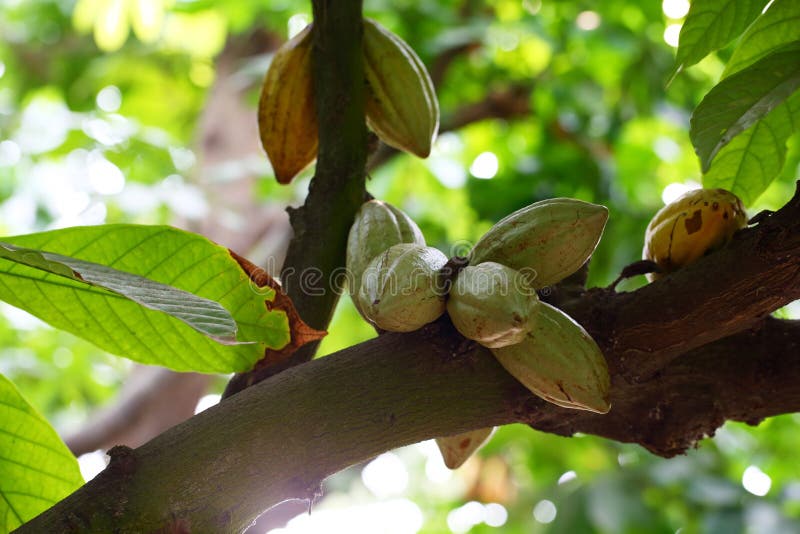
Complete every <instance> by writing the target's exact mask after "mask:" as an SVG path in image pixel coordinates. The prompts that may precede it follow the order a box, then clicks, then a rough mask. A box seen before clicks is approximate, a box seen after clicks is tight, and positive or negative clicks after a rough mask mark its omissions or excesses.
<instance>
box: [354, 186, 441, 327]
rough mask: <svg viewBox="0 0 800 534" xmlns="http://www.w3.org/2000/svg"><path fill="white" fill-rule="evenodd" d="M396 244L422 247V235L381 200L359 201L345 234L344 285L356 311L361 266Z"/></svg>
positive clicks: (405, 216) (414, 225)
mask: <svg viewBox="0 0 800 534" xmlns="http://www.w3.org/2000/svg"><path fill="white" fill-rule="evenodd" d="M400 243H411V244H415V245H422V246H425V237H423V235H422V232H421V231H420V229H419V227H418V226H417V224H416V223H415V222H414V221H413V220H411V217H409V216H408V215H406V214H405V213H404V212H403V211H402V210H400V209H398V208H396V207H394V206H392V205H391V204H389V203H388V202H383V201H381V200H370V201H368V202H365V203H364V204H362V205H361V208H359V210H358V213H356V218H355V221H354V222H353V226H351V227H350V234H349V235H348V236H347V272H348V278H349V282H348V288H349V290H350V297H351V298H352V299H353V302H354V303H356V307H357V308H359V311H361V309H360V307H359V305H358V299H357V295H358V289H359V288H360V287H361V276H362V275H363V274H364V269H366V268H367V265H368V264H369V262H370V261H372V259H373V258H374V257H375V256H377V255H379V254H380V253H382V252H384V251H385V250H386V249H388V248H389V247H391V246H393V245H399V244H400ZM362 315H363V312H362Z"/></svg>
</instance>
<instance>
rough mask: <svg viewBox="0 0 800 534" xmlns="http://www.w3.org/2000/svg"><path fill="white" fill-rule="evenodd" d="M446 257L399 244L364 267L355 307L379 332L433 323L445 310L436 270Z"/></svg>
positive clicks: (433, 250) (436, 252) (403, 330)
mask: <svg viewBox="0 0 800 534" xmlns="http://www.w3.org/2000/svg"><path fill="white" fill-rule="evenodd" d="M446 263H447V257H446V256H445V255H444V254H442V253H441V252H439V251H438V250H436V249H435V248H433V247H423V246H420V245H413V244H408V243H404V244H400V245H394V246H393V247H390V248H389V249H388V250H386V251H384V252H383V253H381V254H379V255H378V256H376V257H375V258H373V259H372V261H371V262H370V263H369V265H367V268H366V269H365V270H364V274H363V276H362V279H361V286H360V287H359V290H358V307H359V309H360V310H361V312H362V313H363V314H364V317H366V318H367V320H369V321H370V322H372V323H373V324H374V325H375V326H377V327H378V328H381V329H383V330H389V331H392V332H411V331H412V330H417V329H418V328H422V327H423V326H424V325H426V324H428V323H430V322H433V321H435V320H436V319H438V318H439V316H440V315H442V314H443V313H444V310H445V300H444V290H443V288H442V287H441V282H440V276H439V270H440V269H441V268H442V267H444V265H445V264H446Z"/></svg>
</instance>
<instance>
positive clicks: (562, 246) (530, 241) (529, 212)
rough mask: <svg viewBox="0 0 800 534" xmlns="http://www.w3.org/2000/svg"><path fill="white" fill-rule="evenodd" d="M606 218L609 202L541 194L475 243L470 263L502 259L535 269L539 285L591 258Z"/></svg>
mask: <svg viewBox="0 0 800 534" xmlns="http://www.w3.org/2000/svg"><path fill="white" fill-rule="evenodd" d="M607 220H608V208H606V207H605V206H600V205H597V204H591V203H589V202H583V201H581V200H575V199H572V198H553V199H549V200H542V201H541V202H536V203H534V204H531V205H530V206H527V207H525V208H522V209H520V210H517V211H515V212H514V213H512V214H511V215H509V216H508V217H505V218H504V219H502V220H500V222H498V223H497V224H495V225H494V226H492V227H491V228H490V229H489V231H488V232H486V233H485V234H484V235H483V237H481V238H480V239H479V240H478V242H477V243H476V244H475V247H474V248H473V249H472V254H471V257H470V264H471V265H478V264H481V263H483V262H486V261H494V262H497V263H501V264H503V265H506V266H508V267H511V268H512V269H516V270H518V271H523V273H525V274H526V276H528V275H530V276H528V279H529V280H530V281H531V284H532V285H533V286H534V287H535V288H536V289H539V288H542V287H546V286H549V285H552V284H555V283H556V282H558V281H560V280H562V279H564V278H566V277H567V276H569V275H571V274H572V273H574V272H575V271H577V270H578V269H579V268H580V267H581V265H583V264H584V263H585V262H586V260H588V259H589V257H590V256H591V255H592V253H593V252H594V249H595V248H596V247H597V243H598V242H599V241H600V237H601V236H602V235H603V229H604V228H605V225H606V221H607ZM530 269H533V270H534V271H536V272H535V273H530V272H529V270H530Z"/></svg>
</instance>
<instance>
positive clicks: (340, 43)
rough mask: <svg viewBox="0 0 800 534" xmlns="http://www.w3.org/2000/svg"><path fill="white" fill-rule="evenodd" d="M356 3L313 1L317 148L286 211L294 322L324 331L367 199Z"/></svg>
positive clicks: (302, 354)
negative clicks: (301, 198) (303, 187)
mask: <svg viewBox="0 0 800 534" xmlns="http://www.w3.org/2000/svg"><path fill="white" fill-rule="evenodd" d="M361 6H362V2H361V0H349V1H346V2H342V1H339V2H335V1H334V0H314V1H313V11H314V33H313V35H314V48H313V55H312V58H313V76H314V93H315V102H316V108H317V118H318V123H319V150H318V154H317V166H316V171H315V174H314V178H313V179H312V180H311V185H310V187H309V191H308V196H307V197H306V201H305V204H304V205H303V206H302V207H300V208H298V209H291V208H290V209H289V210H288V211H289V216H290V219H291V224H292V230H293V231H294V236H293V238H292V240H291V242H290V243H289V250H288V251H287V255H286V260H285V262H284V264H283V268H282V270H281V280H282V283H283V287H284V290H285V291H286V292H287V293H288V295H289V297H290V298H291V299H292V302H293V303H294V306H295V308H296V309H297V311H298V313H299V314H300V317H301V318H302V319H303V320H304V321H305V322H306V323H308V324H309V325H310V326H312V327H313V328H316V329H319V330H325V329H327V327H328V324H329V323H330V320H331V317H332V316H333V311H334V309H335V307H336V303H337V301H338V297H339V289H340V288H336V287H334V283H335V280H336V278H335V276H334V275H335V273H336V272H337V271H338V270H340V269H342V268H343V267H344V264H345V249H346V245H347V234H348V232H349V230H350V226H351V225H352V223H353V219H354V218H355V214H356V211H358V208H359V207H360V206H361V204H362V203H363V202H364V197H365V195H366V189H365V185H364V184H365V176H366V171H365V167H366V158H367V127H366V122H365V120H364V116H365V115H364V84H363V80H364V66H363V60H362V51H361V42H362V36H363V35H362V34H363V28H362V23H361V20H362V19H361ZM317 346H318V343H316V342H315V343H309V344H308V345H306V346H304V347H303V348H301V349H300V350H298V351H297V352H296V353H295V354H294V355H292V358H291V360H290V361H288V362H286V365H287V366H291V365H295V364H297V363H302V362H304V361H307V360H310V359H311V358H312V357H313V355H314V352H315V351H316V348H317ZM276 371H277V369H274V368H261V369H257V370H254V371H251V372H249V373H243V374H239V375H236V376H234V377H233V379H231V382H230V383H229V384H228V387H227V389H226V391H225V396H226V397H227V396H230V395H232V394H234V393H236V392H238V391H240V390H242V389H244V388H246V387H248V386H250V385H252V384H254V383H256V382H258V381H260V380H263V379H264V378H266V377H267V376H270V375H271V374H273V373H274V372H276Z"/></svg>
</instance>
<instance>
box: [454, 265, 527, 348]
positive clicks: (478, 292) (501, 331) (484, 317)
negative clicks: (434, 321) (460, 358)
mask: <svg viewBox="0 0 800 534" xmlns="http://www.w3.org/2000/svg"><path fill="white" fill-rule="evenodd" d="M538 304H539V298H538V297H537V296H536V290H535V289H533V287H532V286H531V285H530V283H529V282H528V281H527V280H526V279H525V278H524V277H523V276H522V274H521V273H520V272H519V271H516V270H514V269H512V268H510V267H506V266H505V265H501V264H499V263H495V262H491V261H487V262H484V263H481V264H480V265H476V266H474V267H473V266H468V267H465V268H464V269H463V270H462V271H461V272H460V273H458V276H457V277H456V280H455V282H454V283H453V287H452V288H451V289H450V294H449V295H448V300H447V313H448V314H449V315H450V319H451V320H452V321H453V325H454V326H455V327H456V329H457V330H458V331H459V332H461V335H463V336H464V337H466V338H469V339H474V340H475V341H477V342H478V343H480V344H481V345H483V346H484V347H489V348H496V347H505V346H506V345H513V344H515V343H519V342H521V341H522V340H524V339H525V336H526V335H527V334H528V332H530V331H531V329H532V328H533V320H534V319H535V318H536V308H537V306H538Z"/></svg>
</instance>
